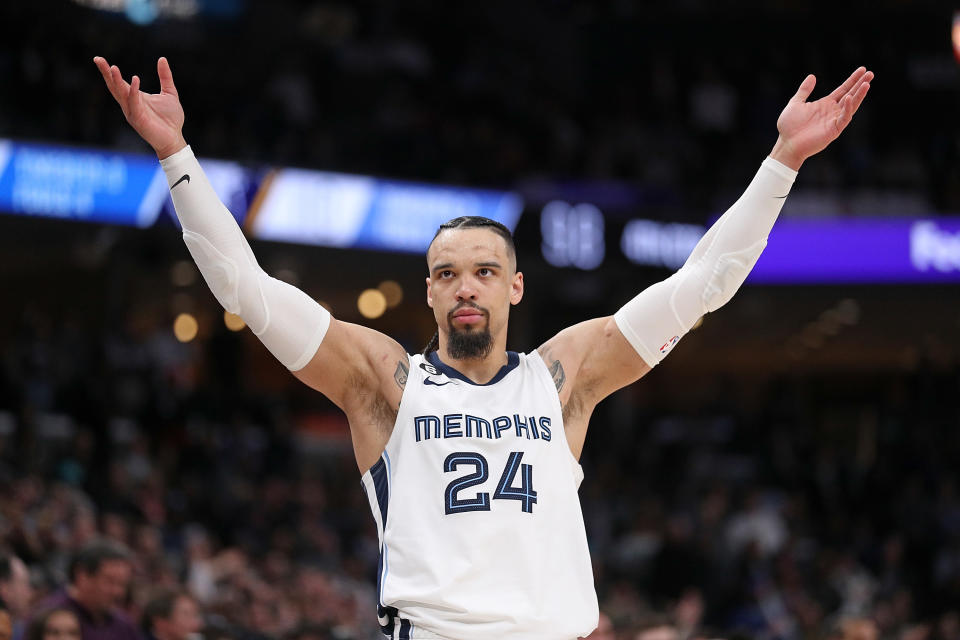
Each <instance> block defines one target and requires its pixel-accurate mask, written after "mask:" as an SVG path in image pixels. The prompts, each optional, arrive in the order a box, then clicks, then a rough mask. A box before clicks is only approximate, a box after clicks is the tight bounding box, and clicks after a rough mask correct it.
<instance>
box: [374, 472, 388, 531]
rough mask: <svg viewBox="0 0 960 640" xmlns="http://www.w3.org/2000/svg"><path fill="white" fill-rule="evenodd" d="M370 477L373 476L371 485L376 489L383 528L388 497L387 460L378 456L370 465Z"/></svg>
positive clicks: (385, 522)
mask: <svg viewBox="0 0 960 640" xmlns="http://www.w3.org/2000/svg"><path fill="white" fill-rule="evenodd" d="M370 477H371V478H373V486H374V488H375V489H376V490H377V504H378V505H380V521H381V522H382V523H383V528H384V529H386V528H387V506H388V505H387V501H388V498H389V493H388V485H387V462H386V460H385V459H384V458H383V456H380V459H379V460H377V463H376V464H375V465H373V466H372V467H370Z"/></svg>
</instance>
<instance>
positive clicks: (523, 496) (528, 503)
mask: <svg viewBox="0 0 960 640" xmlns="http://www.w3.org/2000/svg"><path fill="white" fill-rule="evenodd" d="M522 459H523V452H522V451H512V452H511V453H510V458H509V459H508V460H507V466H506V467H504V469H503V474H502V475H501V476H500V482H499V483H497V490H496V491H494V492H493V499H494V500H519V501H520V508H521V509H523V511H524V513H533V505H534V504H536V502H537V492H536V491H534V490H533V467H532V466H531V465H529V464H521V463H520V461H521V460H522ZM461 465H470V466H472V467H473V469H474V471H473V473H469V474H467V475H465V476H460V477H459V478H457V479H456V480H454V481H453V482H451V483H450V484H448V485H447V489H446V491H444V492H443V497H444V510H445V511H446V513H447V514H451V513H460V512H462V511H490V494H489V493H487V492H486V491H481V492H478V493H477V494H476V495H475V496H474V497H473V498H458V497H457V494H458V493H459V492H460V491H462V490H463V489H467V488H468V487H472V486H475V485H478V484H483V483H484V482H486V481H487V479H488V478H489V477H490V473H489V465H488V464H487V459H486V458H484V457H483V456H482V455H480V454H479V453H466V452H462V451H459V452H457V453H451V454H450V455H448V456H447V459H446V460H444V461H443V471H444V472H445V473H449V472H451V471H454V470H455V469H456V468H457V467H459V466H461ZM517 472H519V473H520V486H519V487H515V486H513V483H514V481H515V480H516V477H517Z"/></svg>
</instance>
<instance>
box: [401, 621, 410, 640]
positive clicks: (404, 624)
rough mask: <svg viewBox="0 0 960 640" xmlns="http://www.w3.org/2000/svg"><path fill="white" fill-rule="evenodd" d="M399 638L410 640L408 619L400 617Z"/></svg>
mask: <svg viewBox="0 0 960 640" xmlns="http://www.w3.org/2000/svg"><path fill="white" fill-rule="evenodd" d="M400 640H410V621H409V620H405V619H403V618H400Z"/></svg>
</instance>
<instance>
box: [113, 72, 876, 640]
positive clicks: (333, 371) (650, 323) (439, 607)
mask: <svg viewBox="0 0 960 640" xmlns="http://www.w3.org/2000/svg"><path fill="white" fill-rule="evenodd" d="M94 61H95V63H96V65H97V66H98V68H99V69H100V72H101V73H102V75H103V78H104V80H105V81H106V84H107V87H108V88H109V90H110V92H111V93H112V94H113V97H114V98H115V99H116V100H117V102H118V103H119V104H120V107H121V109H122V110H123V113H124V116H126V119H127V121H128V122H129V123H130V124H131V125H132V126H133V128H134V129H135V130H136V131H137V133H139V134H140V135H141V136H142V137H143V139H144V140H146V141H147V142H148V143H149V144H150V145H151V146H152V147H153V149H154V151H156V153H157V156H158V157H159V158H160V162H161V165H162V166H163V169H164V171H165V172H166V176H167V180H168V183H169V185H170V190H171V195H172V197H173V203H174V206H175V207H176V210H177V216H178V217H179V218H180V221H181V223H182V226H183V239H184V242H185V243H186V245H187V248H188V249H189V251H190V253H191V255H192V256H193V258H194V260H195V261H196V263H197V266H198V267H199V268H200V272H201V273H202V274H203V276H204V279H205V280H206V282H207V284H208V285H209V286H210V289H211V290H212V291H213V294H214V296H216V298H217V300H218V301H219V302H220V303H221V304H222V305H223V306H224V307H225V308H226V309H227V310H228V311H231V312H233V313H236V314H239V315H240V316H242V317H243V319H244V320H245V321H246V323H247V325H249V327H250V329H251V330H252V331H253V333H254V334H255V335H256V336H257V337H258V338H259V339H260V340H261V341H262V342H263V343H264V345H265V346H266V347H267V349H269V350H270V352H271V353H273V355H274V356H276V358H277V359H278V360H279V361H280V362H281V363H283V364H284V365H285V366H286V367H287V368H288V369H290V371H291V372H293V375H295V376H296V377H297V378H298V379H300V380H301V381H303V382H304V383H305V384H307V385H309V386H310V387H312V388H314V389H316V390H317V391H320V392H321V393H323V394H324V395H326V396H327V397H328V398H330V399H331V400H332V401H333V402H334V403H336V404H337V406H339V407H340V408H341V409H342V410H343V411H344V413H346V415H347V418H348V420H349V423H350V435H351V437H352V440H353V448H354V453H355V455H356V460H357V465H358V466H359V468H360V471H361V472H362V484H363V487H364V489H365V490H366V492H367V496H368V499H369V502H370V506H371V509H372V511H373V517H374V519H375V520H376V524H377V532H378V534H379V536H380V545H381V554H380V565H379V574H378V577H377V588H378V595H379V608H378V609H379V611H378V613H379V617H380V623H381V627H382V629H383V631H384V633H385V634H386V635H388V636H390V637H393V638H403V639H406V638H446V639H456V640H480V639H483V640H491V639H499V638H524V639H539V638H543V639H549V640H557V639H569V638H576V637H580V636H586V635H588V634H589V633H590V631H591V630H592V629H593V628H594V627H596V625H597V618H598V610H597V598H596V594H595V590H594V587H593V577H592V571H591V566H590V558H589V552H588V549H587V538H586V534H585V532H584V524H583V516H582V514H581V511H580V503H579V499H578V497H577V488H578V486H579V484H580V481H581V479H582V477H583V474H582V471H581V469H580V465H579V464H578V462H577V460H578V458H579V457H580V452H581V450H582V448H583V443H584V438H585V436H586V433H587V424H588V422H589V419H590V415H591V413H592V412H593V409H594V407H595V406H596V404H597V403H598V402H600V400H602V399H603V398H605V397H606V396H608V395H610V394H611V393H613V392H614V391H616V390H617V389H619V388H621V387H623V386H625V385H628V384H630V383H631V382H634V381H635V380H637V379H639V378H640V377H642V376H643V375H644V374H645V373H647V372H648V371H650V369H651V368H652V367H654V366H656V365H657V364H658V363H659V362H660V361H661V360H662V359H663V358H664V356H666V355H667V353H669V351H670V350H671V349H672V348H673V347H674V345H676V343H677V341H678V340H680V339H681V338H682V337H683V335H684V334H685V333H686V332H687V331H689V329H690V328H691V327H692V326H693V324H694V323H695V322H696V321H697V320H698V319H699V318H700V317H701V316H702V315H703V314H705V313H707V312H709V311H714V310H715V309H717V308H719V307H720V306H721V305H723V304H724V303H726V302H727V301H728V300H729V299H730V298H731V296H733V294H734V293H735V292H736V290H737V289H738V287H739V286H740V285H741V284H742V283H743V281H744V279H745V278H746V276H747V274H748V273H749V271H750V269H751V268H752V267H753V265H754V263H755V262H756V260H757V258H758V257H759V255H760V252H761V251H762V250H763V248H764V246H765V245H766V238H767V235H768V233H769V232H770V229H771V227H772V225H773V223H774V221H775V220H776V217H777V215H778V213H779V211H780V208H781V206H782V205H783V202H784V198H785V197H786V196H787V193H788V192H789V190H790V187H791V185H792V184H793V180H794V177H795V176H796V173H797V169H799V168H800V165H801V164H802V163H803V161H804V160H805V159H806V158H808V157H809V156H811V155H813V154H815V153H817V152H819V151H820V150H822V149H823V148H825V147H826V146H827V145H828V144H829V143H830V142H831V141H833V140H834V139H835V138H836V137H837V136H838V135H839V134H840V132H841V131H843V129H844V128H845V127H846V126H847V125H848V124H849V123H850V119H851V118H852V117H853V114H854V113H855V112H856V110H857V108H858V107H859V106H860V104H861V102H862V101H863V99H864V97H865V96H866V94H867V90H868V89H869V87H870V84H869V83H870V81H871V80H872V79H873V74H872V72H870V71H867V70H866V69H864V68H862V67H861V68H859V69H857V70H856V71H854V72H853V74H852V75H851V76H850V77H849V78H848V79H847V80H846V82H844V83H843V84H842V85H841V86H839V87H838V88H837V89H836V90H835V91H833V93H831V94H830V95H829V96H826V97H824V98H822V99H820V100H817V101H815V102H807V97H808V96H809V95H810V93H811V91H813V88H814V84H815V82H816V80H815V78H814V77H813V76H812V75H811V76H807V78H806V79H805V80H804V81H803V83H801V85H800V88H799V90H798V91H797V93H796V95H795V96H794V97H793V98H791V100H790V102H789V103H788V104H787V106H786V108H785V109H784V110H783V113H782V114H781V115H780V118H779V120H778V122H777V127H778V129H779V132H780V137H779V139H778V140H777V143H776V146H774V148H773V150H772V152H771V153H770V156H769V157H768V158H766V159H764V161H763V163H762V165H761V166H760V169H759V171H758V173H757V175H756V177H755V178H754V179H753V181H752V182H751V183H750V186H749V187H747V190H746V192H745V193H744V194H743V196H742V197H741V198H740V199H739V200H738V201H737V202H736V203H735V204H734V205H733V206H732V207H731V208H730V209H729V210H728V211H727V212H726V213H725V214H724V215H723V217H721V218H720V220H719V221H718V222H717V223H716V224H715V225H713V227H711V229H710V230H709V231H708V232H707V234H706V235H705V236H704V237H703V239H702V240H701V241H700V243H699V244H698V245H697V246H696V248H695V249H694V251H693V253H692V255H691V256H690V258H689V259H688V260H687V262H686V264H685V265H684V266H683V267H682V268H681V269H680V270H679V271H678V272H677V273H675V274H674V275H672V276H671V277H669V278H667V279H666V280H664V281H663V282H660V283H657V284H654V285H653V286H651V287H649V288H647V289H646V290H644V291H643V292H641V293H640V294H639V295H638V296H637V297H636V298H634V299H633V300H631V301H630V302H628V303H627V304H626V305H624V306H623V307H622V308H621V309H620V310H619V311H618V312H617V313H616V314H615V315H613V316H609V317H605V318H595V319H593V320H588V321H586V322H583V323H581V324H578V325H575V326H573V327H570V328H568V329H565V330H564V331H561V332H560V333H559V334H557V335H556V336H554V337H553V338H551V339H550V340H548V341H547V342H546V343H544V344H543V345H541V346H540V347H539V348H538V349H537V350H536V351H533V352H532V353H514V352H508V351H507V350H506V340H507V320H508V314H509V309H510V306H511V305H515V304H518V303H519V302H520V300H521V298H522V297H523V290H524V279H523V274H522V273H520V272H519V271H517V263H516V254H515V251H514V246H513V241H512V238H511V236H510V232H509V231H508V230H507V229H506V228H505V227H503V226H502V225H500V224H498V223H495V222H493V221H491V220H487V219H485V218H457V219H456V220H452V221H450V222H448V223H446V224H444V225H442V226H441V228H440V229H439V231H438V232H437V234H436V237H434V239H433V241H432V242H431V244H430V246H429V247H428V249H427V266H428V270H429V271H428V276H427V278H426V285H427V288H426V297H427V305H428V306H429V307H430V308H431V309H433V315H434V317H435V319H436V321H437V335H436V337H435V340H433V341H432V343H431V347H432V348H430V349H428V350H427V351H426V352H425V353H424V354H423V355H412V356H411V355H408V354H407V353H406V351H405V350H404V348H403V347H402V346H400V344H399V343H397V342H396V341H394V340H392V339H390V338H388V337H387V336H385V335H382V334H380V333H378V332H376V331H373V330H371V329H367V328H365V327H362V326H358V325H355V324H350V323H347V322H342V321H339V320H336V319H335V318H332V317H331V315H330V314H329V313H328V312H327V311H326V310H325V309H324V308H323V307H321V306H320V305H318V304H317V303H316V302H314V301H313V300H311V299H310V298H309V297H308V296H307V295H306V294H304V293H303V292H301V291H299V290H298V289H296V288H294V287H292V286H290V285H288V284H285V283H283V282H280V281H279V280H276V279H274V278H271V277H270V276H269V275H267V274H266V273H265V272H264V271H263V270H262V269H261V268H260V266H259V265H258V264H257V261H256V258H255V257H254V255H253V252H252V251H251V249H250V246H249V245H248V244H247V241H246V240H245V239H244V236H243V233H242V232H241V231H240V229H239V227H238V226H237V225H236V223H235V222H234V219H233V217H232V216H231V215H230V212H229V211H227V209H226V208H225V207H224V206H223V204H221V203H220V201H219V200H218V199H217V196H216V194H215V193H214V191H213V189H212V188H211V187H210V184H209V183H208V181H207V179H206V178H205V176H204V174H203V171H202V170H201V169H200V165H199V164H198V162H197V160H196V158H195V157H194V155H193V152H192V151H191V149H190V147H189V146H187V143H186V141H185V140H184V138H183V135H182V126H183V121H184V114H183V109H182V108H181V106H180V102H179V98H178V95H177V89H176V87H175V86H174V83H173V76H172V74H171V71H170V66H169V64H168V63H167V60H166V59H165V58H160V59H159V61H158V62H157V72H158V74H159V76H160V93H158V94H147V93H143V92H141V91H140V80H139V78H138V77H137V76H133V78H132V79H131V82H130V83H129V84H128V83H127V82H126V81H125V80H124V79H123V77H122V76H121V73H120V70H119V69H118V68H117V67H115V66H112V67H111V66H109V65H108V64H107V62H106V60H104V59H103V58H100V57H97V58H95V59H94ZM331 277H335V276H332V275H331Z"/></svg>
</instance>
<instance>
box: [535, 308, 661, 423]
mask: <svg viewBox="0 0 960 640" xmlns="http://www.w3.org/2000/svg"><path fill="white" fill-rule="evenodd" d="M537 351H538V352H539V353H540V355H541V357H542V358H543V361H544V362H545V363H546V365H547V368H548V369H549V370H550V372H551V375H552V376H553V379H554V383H555V384H556V385H557V392H558V393H559V394H560V402H561V404H562V405H563V406H564V407H566V405H567V403H568V402H569V400H570V398H571V397H574V396H576V397H577V398H578V400H579V401H580V402H582V403H583V404H584V406H590V407H592V406H594V405H596V403H598V402H600V401H601V400H603V399H604V398H606V397H607V396H608V395H610V394H611V393H613V392H614V391H616V390H617V389H620V388H622V387H625V386H626V385H628V384H630V383H631V382H635V381H636V380H639V379H640V378H641V377H642V376H643V375H644V374H646V373H647V372H648V371H650V366H649V365H648V364H647V363H646V362H644V361H643V359H642V358H641V357H640V356H639V355H637V352H636V351H635V350H634V349H633V347H632V346H630V343H629V342H627V340H626V338H624V337H623V334H622V333H621V332H620V329H619V328H618V327H617V323H616V322H615V321H614V319H613V316H607V317H603V318H594V319H592V320H587V321H586V322H581V323H579V324H575V325H573V326H572V327H568V328H566V329H564V330H563V331H561V332H560V333H558V334H557V335H555V336H554V337H553V338H551V339H550V340H548V341H547V342H545V343H544V344H543V345H542V346H541V347H540V348H539V349H538V350H537Z"/></svg>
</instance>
